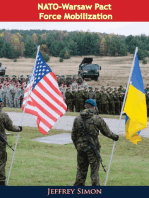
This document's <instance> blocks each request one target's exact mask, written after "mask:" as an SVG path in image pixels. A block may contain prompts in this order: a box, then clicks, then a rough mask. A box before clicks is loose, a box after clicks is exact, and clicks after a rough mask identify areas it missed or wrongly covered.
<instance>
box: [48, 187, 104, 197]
mask: <svg viewBox="0 0 149 198" xmlns="http://www.w3.org/2000/svg"><path fill="white" fill-rule="evenodd" d="M52 194H53V195H54V194H57V195H58V194H62V195H64V194H68V195H70V194H71V195H73V194H92V195H93V194H102V189H83V188H78V189H71V188H69V189H53V188H48V194H47V196H49V195H52Z"/></svg>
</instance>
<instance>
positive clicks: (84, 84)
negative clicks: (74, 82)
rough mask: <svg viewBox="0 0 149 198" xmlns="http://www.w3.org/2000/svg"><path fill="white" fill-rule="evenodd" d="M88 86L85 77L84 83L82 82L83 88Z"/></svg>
mask: <svg viewBox="0 0 149 198" xmlns="http://www.w3.org/2000/svg"><path fill="white" fill-rule="evenodd" d="M85 87H86V88H88V84H87V83H86V81H85V79H84V80H83V82H82V84H81V88H85Z"/></svg>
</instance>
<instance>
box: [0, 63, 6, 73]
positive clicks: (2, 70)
mask: <svg viewBox="0 0 149 198" xmlns="http://www.w3.org/2000/svg"><path fill="white" fill-rule="evenodd" d="M5 72H6V67H5V68H4V67H3V66H2V63H0V76H4V75H5Z"/></svg>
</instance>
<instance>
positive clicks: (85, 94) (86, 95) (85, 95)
mask: <svg viewBox="0 0 149 198" xmlns="http://www.w3.org/2000/svg"><path fill="white" fill-rule="evenodd" d="M82 93H83V95H82V97H83V106H84V105H85V101H86V100H87V99H89V93H88V89H87V88H86V87H85V88H84V90H83V91H82ZM83 109H85V106H84V108H83Z"/></svg>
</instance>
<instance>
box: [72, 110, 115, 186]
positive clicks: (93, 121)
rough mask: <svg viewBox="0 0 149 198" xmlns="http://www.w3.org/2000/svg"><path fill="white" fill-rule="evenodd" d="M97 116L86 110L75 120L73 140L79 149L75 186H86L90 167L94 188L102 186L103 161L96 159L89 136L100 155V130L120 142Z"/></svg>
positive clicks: (94, 111)
mask: <svg viewBox="0 0 149 198" xmlns="http://www.w3.org/2000/svg"><path fill="white" fill-rule="evenodd" d="M95 114H96V110H95V109H92V108H89V109H85V110H83V111H82V112H81V113H80V115H79V116H78V117H76V118H75V120H74V123H73V128H72V132H71V138H72V141H73V143H74V145H75V148H76V149H77V174H76V181H75V183H74V185H75V186H85V180H86V177H87V172H88V167H89V165H90V168H91V174H90V177H91V183H92V186H99V185H100V182H99V165H100V160H101V159H99V158H97V157H96V155H95V150H94V149H93V148H92V147H91V145H90V143H89V142H88V140H87V137H86V136H87V135H88V136H89V137H91V138H92V140H93V142H94V144H95V146H96V148H97V149H96V150H97V152H98V153H99V154H100V148H101V146H100V143H99V140H98V135H99V130H100V132H101V133H102V134H103V135H104V136H107V137H108V138H111V139H113V140H118V138H117V135H116V134H114V133H112V132H111V131H110V129H109V127H108V126H107V124H106V123H105V121H104V120H103V119H102V118H101V117H100V116H99V115H95ZM83 120H84V121H85V125H86V130H87V132H88V134H86V133H85V131H84V121H83Z"/></svg>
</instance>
